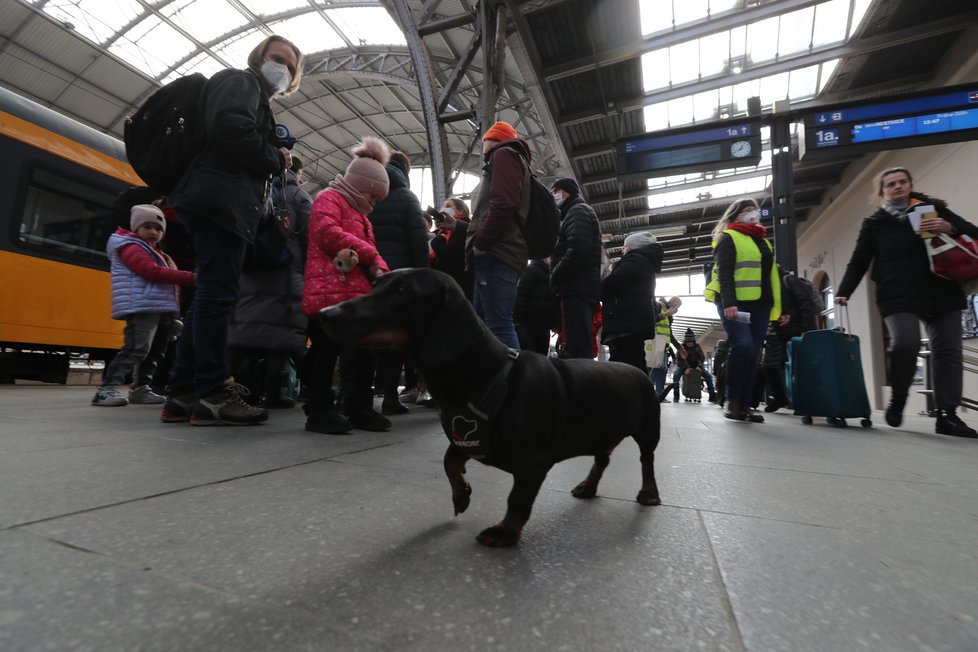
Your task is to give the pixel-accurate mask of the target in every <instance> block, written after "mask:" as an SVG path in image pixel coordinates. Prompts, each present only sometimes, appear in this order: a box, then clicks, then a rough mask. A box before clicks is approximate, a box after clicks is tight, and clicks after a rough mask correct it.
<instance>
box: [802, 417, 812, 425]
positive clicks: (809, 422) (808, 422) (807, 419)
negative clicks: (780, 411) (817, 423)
mask: <svg viewBox="0 0 978 652" xmlns="http://www.w3.org/2000/svg"><path fill="white" fill-rule="evenodd" d="M801 422H802V423H804V424H805V425H806V426H810V425H812V418H811V417H802V418H801Z"/></svg>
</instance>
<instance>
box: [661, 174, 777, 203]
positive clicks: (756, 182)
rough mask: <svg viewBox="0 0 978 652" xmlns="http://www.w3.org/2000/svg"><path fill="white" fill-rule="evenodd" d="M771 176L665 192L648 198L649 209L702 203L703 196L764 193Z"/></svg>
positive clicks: (714, 197)
mask: <svg viewBox="0 0 978 652" xmlns="http://www.w3.org/2000/svg"><path fill="white" fill-rule="evenodd" d="M770 182H771V176H770V175H767V174H765V175H760V176H757V177H753V178H749V179H735V180H733V181H726V182H720V183H716V184H713V185H711V186H708V187H707V186H701V187H698V188H686V189H685V190H676V191H675V192H664V193H661V194H658V195H650V196H649V198H648V205H649V208H650V209H651V208H664V207H666V206H681V205H682V204H691V203H693V202H698V201H701V200H702V198H703V195H707V194H708V195H709V196H710V197H711V198H713V199H716V198H718V197H719V198H723V197H736V196H740V195H753V194H757V193H761V192H764V190H765V189H766V188H767V187H768V185H770Z"/></svg>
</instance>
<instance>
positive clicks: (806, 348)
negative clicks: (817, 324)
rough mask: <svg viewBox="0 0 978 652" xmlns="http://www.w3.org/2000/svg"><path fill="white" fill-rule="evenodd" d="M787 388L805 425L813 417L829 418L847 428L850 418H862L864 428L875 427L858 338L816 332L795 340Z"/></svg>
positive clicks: (791, 346) (790, 349)
mask: <svg viewBox="0 0 978 652" xmlns="http://www.w3.org/2000/svg"><path fill="white" fill-rule="evenodd" d="M785 385H786V387H787V390H788V400H789V401H790V404H791V407H793V408H794V411H795V414H797V415H800V416H801V417H802V422H803V423H805V424H810V423H811V422H812V417H827V418H828V421H829V423H831V424H832V425H835V426H839V427H844V426H845V425H846V422H845V419H846V418H847V417H862V421H861V423H862V425H863V427H866V428H868V427H870V426H871V425H873V422H872V421H871V420H870V415H871V410H870V407H869V396H868V395H867V394H866V382H865V380H864V378H863V367H862V359H861V358H860V356H859V338H858V337H856V336H855V335H849V334H846V333H843V332H842V331H839V330H817V331H809V332H807V333H805V334H804V335H802V336H801V337H794V338H792V339H791V341H790V342H788V362H787V364H786V365H785Z"/></svg>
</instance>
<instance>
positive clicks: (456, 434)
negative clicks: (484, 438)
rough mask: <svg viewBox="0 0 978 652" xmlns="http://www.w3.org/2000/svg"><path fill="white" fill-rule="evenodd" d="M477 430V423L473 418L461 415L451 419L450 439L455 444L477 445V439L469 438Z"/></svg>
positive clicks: (464, 445) (469, 446) (463, 445)
mask: <svg viewBox="0 0 978 652" xmlns="http://www.w3.org/2000/svg"><path fill="white" fill-rule="evenodd" d="M478 430H479V424H478V423H477V422H476V421H475V420H474V419H467V418H466V417H464V416H462V415H458V416H455V417H454V418H453V419H452V439H453V440H454V443H455V445H456V446H462V447H466V448H471V447H475V446H478V445H479V440H478V439H469V437H471V436H472V435H474V434H475V433H476V432H477V431H478Z"/></svg>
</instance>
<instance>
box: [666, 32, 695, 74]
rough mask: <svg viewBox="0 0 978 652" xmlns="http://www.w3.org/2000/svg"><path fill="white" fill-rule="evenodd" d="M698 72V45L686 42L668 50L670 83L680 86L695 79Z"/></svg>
mask: <svg viewBox="0 0 978 652" xmlns="http://www.w3.org/2000/svg"><path fill="white" fill-rule="evenodd" d="M699 70H700V53H699V44H698V43H697V42H696V41H687V42H685V43H680V44H679V45H674V46H672V47H671V48H669V71H670V74H671V77H670V81H671V82H672V83H673V84H682V83H683V82H688V81H692V80H694V79H696V78H697V77H698V76H699Z"/></svg>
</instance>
